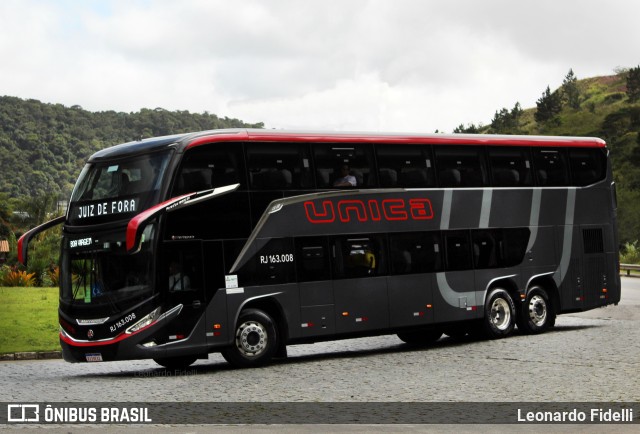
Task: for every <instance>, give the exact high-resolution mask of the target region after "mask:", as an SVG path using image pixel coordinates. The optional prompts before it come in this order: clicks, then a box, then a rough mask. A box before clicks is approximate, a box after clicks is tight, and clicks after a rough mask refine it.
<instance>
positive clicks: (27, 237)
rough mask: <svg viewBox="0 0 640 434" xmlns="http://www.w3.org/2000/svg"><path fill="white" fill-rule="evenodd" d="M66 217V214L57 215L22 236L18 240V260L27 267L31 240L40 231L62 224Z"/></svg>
mask: <svg viewBox="0 0 640 434" xmlns="http://www.w3.org/2000/svg"><path fill="white" fill-rule="evenodd" d="M65 219H66V217H65V216H60V217H57V218H55V219H53V220H49V221H48V222H46V223H42V224H41V225H40V226H36V227H35V228H33V229H31V230H30V231H27V232H25V233H24V235H22V236H21V237H20V239H19V240H18V261H19V262H20V263H21V264H22V265H24V266H25V267H26V266H27V259H28V253H29V252H28V250H29V241H31V239H32V238H33V237H35V236H36V235H38V234H39V233H40V232H42V231H46V230H47V229H49V228H52V227H54V226H57V225H60V224H62V223H64V221H65Z"/></svg>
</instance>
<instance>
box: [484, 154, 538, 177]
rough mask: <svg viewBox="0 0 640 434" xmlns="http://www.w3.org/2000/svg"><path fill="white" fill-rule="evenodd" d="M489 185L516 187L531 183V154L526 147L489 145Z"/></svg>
mask: <svg viewBox="0 0 640 434" xmlns="http://www.w3.org/2000/svg"><path fill="white" fill-rule="evenodd" d="M488 154H489V166H490V167H491V179H492V182H491V185H493V186H494V187H518V186H530V185H533V176H532V174H531V172H532V167H531V166H532V164H531V155H530V154H529V149H528V148H506V147H499V146H496V147H491V148H489V149H488Z"/></svg>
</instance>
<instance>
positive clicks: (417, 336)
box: [398, 330, 442, 345]
mask: <svg viewBox="0 0 640 434" xmlns="http://www.w3.org/2000/svg"><path fill="white" fill-rule="evenodd" d="M398 337H399V338H400V340H401V341H402V342H405V343H407V344H410V345H430V344H433V343H435V342H436V341H437V340H438V339H440V337H442V330H417V331H410V332H402V333H398Z"/></svg>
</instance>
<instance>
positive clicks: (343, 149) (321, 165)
mask: <svg viewBox="0 0 640 434" xmlns="http://www.w3.org/2000/svg"><path fill="white" fill-rule="evenodd" d="M313 156H314V161H315V168H316V184H317V186H318V188H336V187H340V188H342V187H346V185H342V184H343V183H342V182H340V181H342V180H343V178H344V177H345V176H349V177H352V178H353V182H354V183H355V185H349V186H348V187H347V188H349V187H354V188H371V187H376V186H377V185H378V181H377V176H376V173H375V170H374V167H375V164H374V160H373V149H372V147H371V145H369V144H345V145H334V144H325V143H316V144H314V145H313ZM345 167H346V170H347V171H348V173H346V174H345V173H342V170H343V168H345Z"/></svg>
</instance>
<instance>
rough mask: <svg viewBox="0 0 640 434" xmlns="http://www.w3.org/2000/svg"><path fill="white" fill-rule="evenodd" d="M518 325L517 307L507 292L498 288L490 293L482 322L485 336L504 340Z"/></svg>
mask: <svg viewBox="0 0 640 434" xmlns="http://www.w3.org/2000/svg"><path fill="white" fill-rule="evenodd" d="M515 323H516V307H515V305H514V304H513V299H512V298H511V296H510V295H509V293H508V292H507V291H505V290H504V289H502V288H496V289H494V290H492V291H491V292H490V293H489V296H488V297H487V301H486V303H485V305H484V319H483V322H482V325H483V330H484V334H485V336H486V337H488V338H489V339H499V338H504V337H506V336H508V335H509V334H511V332H512V331H513V329H514V327H515Z"/></svg>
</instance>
